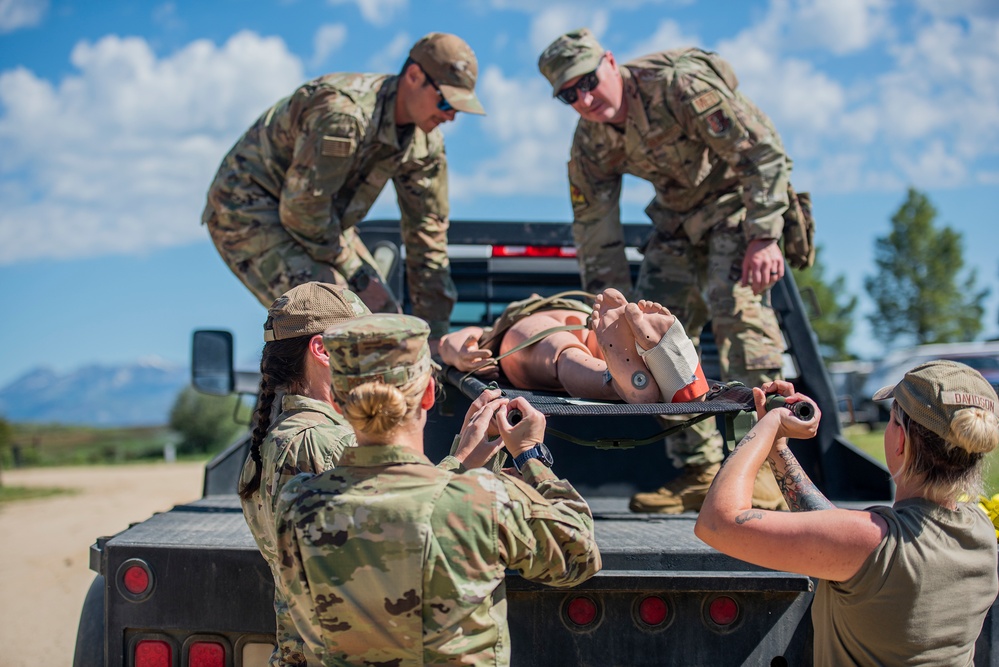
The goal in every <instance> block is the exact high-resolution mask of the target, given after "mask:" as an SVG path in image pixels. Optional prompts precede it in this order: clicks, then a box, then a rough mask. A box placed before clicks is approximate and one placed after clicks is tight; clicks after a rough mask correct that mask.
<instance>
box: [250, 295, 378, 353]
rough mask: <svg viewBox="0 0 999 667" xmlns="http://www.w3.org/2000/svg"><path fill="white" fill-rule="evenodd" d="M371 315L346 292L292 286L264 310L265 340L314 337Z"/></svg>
mask: <svg viewBox="0 0 999 667" xmlns="http://www.w3.org/2000/svg"><path fill="white" fill-rule="evenodd" d="M370 313H371V311H370V310H368V307H367V306H365V305H364V302H363V301H361V299H360V297H358V296H357V295H356V294H354V293H353V292H351V291H350V290H348V289H345V288H343V287H338V286H337V285H330V284H329V283H319V282H311V283H305V284H303V285H298V286H296V287H292V288H291V289H290V290H288V291H287V292H285V293H284V294H282V295H281V296H279V297H278V298H277V299H275V300H274V303H273V304H271V307H270V308H268V309H267V321H266V322H264V341H265V342H270V341H273V340H284V339H285V338H296V337H298V336H314V335H316V334H321V333H322V332H323V331H324V330H325V329H327V328H328V327H331V326H333V325H335V324H340V323H342V322H347V321H349V320H353V319H354V318H355V317H360V316H361V315H368V314H370Z"/></svg>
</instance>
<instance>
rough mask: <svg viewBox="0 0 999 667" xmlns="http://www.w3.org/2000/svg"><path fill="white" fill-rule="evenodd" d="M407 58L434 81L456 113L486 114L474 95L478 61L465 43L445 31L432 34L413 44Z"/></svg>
mask: <svg viewBox="0 0 999 667" xmlns="http://www.w3.org/2000/svg"><path fill="white" fill-rule="evenodd" d="M409 57H410V58H411V59H412V60H413V62H415V63H416V64H418V65H419V66H420V67H422V68H423V71H424V72H426V74H427V76H429V77H430V78H431V79H433V81H434V83H435V84H437V88H439V89H440V91H441V95H443V96H444V99H446V100H447V101H448V104H450V105H451V106H452V107H454V108H455V109H457V110H458V111H464V112H465V113H474V114H479V115H481V116H484V115H485V113H486V111H485V109H483V108H482V103H481V102H479V98H477V97H476V96H475V80H476V79H477V78H478V76H479V61H478V60H476V59H475V53H474V52H473V51H472V47H470V46H469V45H468V44H467V43H466V42H465V40H463V39H462V38H461V37H458V36H457V35H451V34H448V33H446V32H432V33H430V34H429V35H426V36H424V37H422V38H420V40H419V41H418V42H416V44H414V45H413V48H412V49H411V50H410V52H409Z"/></svg>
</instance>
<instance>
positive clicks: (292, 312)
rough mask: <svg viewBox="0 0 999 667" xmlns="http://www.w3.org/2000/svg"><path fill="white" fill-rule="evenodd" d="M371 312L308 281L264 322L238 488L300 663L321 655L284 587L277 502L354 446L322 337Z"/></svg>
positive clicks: (283, 650)
mask: <svg viewBox="0 0 999 667" xmlns="http://www.w3.org/2000/svg"><path fill="white" fill-rule="evenodd" d="M370 312H371V311H369V310H368V308H367V306H365V305H364V303H363V302H362V301H361V299H360V298H358V296H357V295H356V294H354V293H353V292H351V291H350V290H348V289H345V288H343V287H338V286H337V285H331V284H329V283H322V282H308V283H305V284H302V285H298V286H297V287H293V288H291V289H290V290H288V291H287V292H285V293H284V294H282V295H281V296H279V297H278V298H277V299H275V300H274V302H273V303H272V304H271V306H270V308H268V310H267V321H266V322H265V323H264V341H265V343H264V349H263V352H262V354H261V358H260V391H259V393H258V396H257V406H256V409H255V411H254V414H253V433H252V436H251V439H250V452H249V455H248V456H247V458H246V462H245V463H244V465H243V471H242V474H241V475H240V479H239V484H238V490H239V497H240V501H241V503H242V506H243V516H244V517H245V518H246V523H247V525H248V526H249V527H250V533H251V534H252V535H253V539H254V540H255V541H256V543H257V547H258V548H259V549H260V553H261V554H262V555H263V556H264V559H265V560H266V561H267V562H268V564H269V565H270V567H271V572H272V575H274V581H275V591H274V610H275V612H276V615H277V618H276V625H277V627H278V634H277V636H276V637H275V641H276V644H277V651H278V654H279V655H283V656H295V657H297V658H300V659H296V660H295V662H299V663H302V664H305V663H308V664H313V663H316V662H317V660H316V658H315V656H314V655H312V654H311V653H309V651H308V649H307V648H306V646H305V644H304V642H303V640H302V638H301V636H299V634H298V633H297V631H296V630H295V625H294V623H293V622H292V620H291V616H290V612H289V610H288V604H287V597H286V595H285V592H284V590H283V589H282V588H281V587H280V586H279V585H278V580H279V579H278V574H277V573H278V567H279V565H278V562H277V547H276V538H275V535H274V521H273V515H274V507H275V505H276V503H277V500H278V495H279V494H280V492H281V488H282V487H283V486H284V484H285V483H286V482H287V481H288V480H290V479H291V478H292V477H294V476H295V475H297V474H298V473H300V472H311V473H319V472H322V471H323V470H327V469H329V468H331V467H333V465H334V464H336V462H337V461H339V460H340V455H341V454H343V452H344V450H345V449H347V448H348V447H353V446H354V445H355V438H354V432H353V430H352V429H351V428H350V425H349V424H347V422H346V421H345V420H344V418H343V417H342V416H341V415H340V414H339V413H338V412H337V411H336V410H335V409H334V407H333V398H332V395H331V391H330V382H329V372H330V371H329V368H330V365H329V356H328V355H327V354H326V350H325V349H324V348H323V338H322V335H321V334H322V332H323V330H324V329H326V328H328V327H331V326H335V325H338V324H343V323H345V322H350V321H352V320H354V319H356V318H358V317H360V316H363V315H368V314H370ZM275 404H277V406H278V408H279V409H278V410H275V409H274V407H275ZM275 412H276V413H277V414H276V416H273V415H274V413H275Z"/></svg>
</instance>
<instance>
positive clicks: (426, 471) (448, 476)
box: [277, 445, 601, 667]
mask: <svg viewBox="0 0 999 667" xmlns="http://www.w3.org/2000/svg"><path fill="white" fill-rule="evenodd" d="M523 474H524V480H525V481H520V480H517V479H514V478H512V477H510V476H508V475H505V474H499V475H497V474H494V473H492V472H489V471H487V470H484V469H481V468H479V469H475V470H470V471H465V472H462V471H460V470H447V469H444V468H443V467H442V466H438V467H434V466H433V465H432V464H431V463H430V462H429V461H428V460H427V458H426V457H425V456H423V455H422V454H418V453H415V452H413V451H412V450H410V449H407V448H405V447H402V446H397V445H379V446H364V447H358V448H356V449H351V450H349V451H348V452H346V453H345V454H344V456H343V458H342V459H341V461H340V464H339V465H338V466H337V468H336V469H335V470H330V471H327V472H325V473H323V474H321V475H319V476H316V477H311V478H309V477H306V476H300V477H298V478H296V479H294V480H292V481H291V482H289V483H288V485H287V486H285V488H284V491H283V492H282V494H281V499H280V502H279V505H278V512H279V513H280V514H279V516H278V518H277V535H278V548H279V550H280V552H281V557H282V560H283V562H284V563H285V564H286V566H285V567H282V568H281V574H282V576H283V577H284V578H285V581H284V585H285V587H286V588H288V589H289V590H294V591H295V596H294V599H293V600H292V605H294V604H297V603H301V604H304V605H308V604H313V603H314V604H315V610H316V614H317V620H318V623H319V632H320V633H321V634H322V642H323V643H322V644H321V645H319V646H316V647H314V648H313V650H314V651H315V652H316V654H317V655H319V656H320V658H322V659H323V664H324V665H346V664H392V665H394V666H395V667H404V666H408V665H423V664H462V665H471V664H474V665H508V664H509V662H510V634H509V629H508V627H507V623H506V589H505V584H504V576H505V571H506V569H507V568H510V569H515V570H520V571H521V573H522V574H523V576H524V577H525V578H527V579H531V580H535V581H539V582H542V583H545V584H548V585H551V586H573V585H575V584H578V583H580V582H582V581H585V580H586V579H588V578H589V577H591V576H592V575H593V574H594V573H595V572H597V570H599V569H600V565H601V563H600V554H599V552H598V550H597V545H596V541H595V539H594V536H593V518H592V515H591V514H590V509H589V507H588V506H587V505H586V501H584V500H583V499H582V497H580V496H579V494H578V493H577V492H576V491H575V489H573V488H572V486H571V485H570V484H569V483H568V482H566V481H565V480H560V479H557V478H556V477H555V475H554V474H553V473H552V472H551V470H549V469H548V468H546V467H545V466H544V465H543V464H542V463H540V462H538V461H530V462H528V463H527V465H526V466H525V468H524V473H523Z"/></svg>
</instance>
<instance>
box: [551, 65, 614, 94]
mask: <svg viewBox="0 0 999 667" xmlns="http://www.w3.org/2000/svg"><path fill="white" fill-rule="evenodd" d="M603 61H604V59H603V56H601V57H600V61H599V62H598V63H597V69H600V63H602V62H603ZM597 69H595V70H593V71H592V72H588V73H586V74H584V75H583V76H581V77H579V81H577V82H576V83H575V85H572V86H569V87H568V88H563V89H562V90H560V91H558V95H556V96H555V97H557V98H559V99H560V100H562V101H563V102H565V103H566V104H575V103H576V100H578V99H579V93H588V92H590V91H591V90H593V89H594V88H596V87H597V86H599V85H600V79H598V78H597ZM576 91H579V93H577V92H576Z"/></svg>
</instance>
